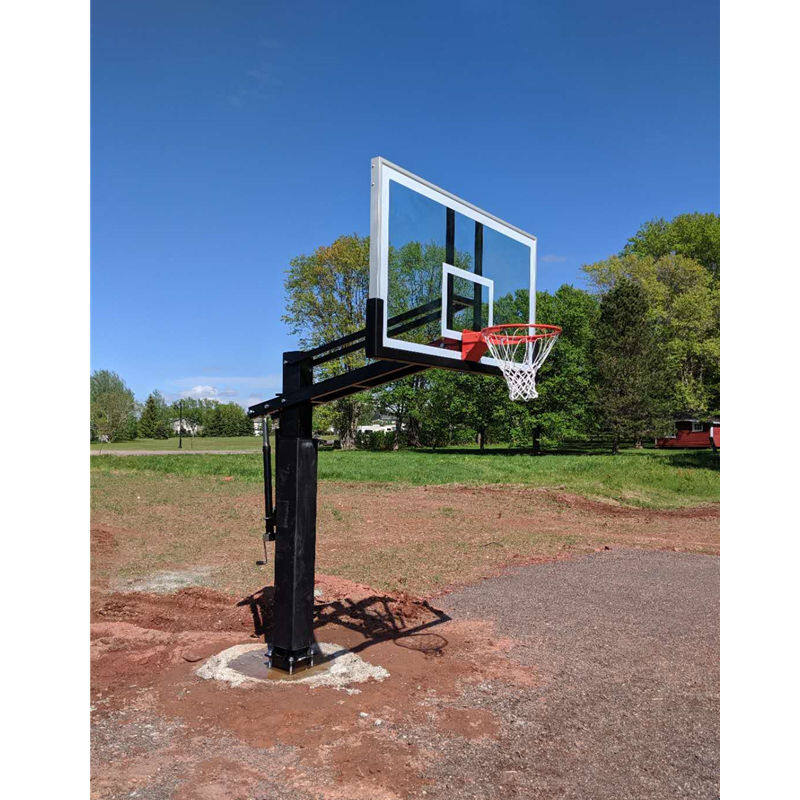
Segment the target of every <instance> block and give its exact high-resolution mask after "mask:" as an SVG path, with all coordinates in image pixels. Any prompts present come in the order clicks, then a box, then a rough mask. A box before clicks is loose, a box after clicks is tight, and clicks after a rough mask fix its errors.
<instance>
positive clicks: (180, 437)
mask: <svg viewBox="0 0 800 800" xmlns="http://www.w3.org/2000/svg"><path fill="white" fill-rule="evenodd" d="M178 414H179V415H180V416H179V418H178V450H182V449H183V400H178Z"/></svg>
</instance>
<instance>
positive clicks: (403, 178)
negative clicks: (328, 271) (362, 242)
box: [369, 156, 536, 367]
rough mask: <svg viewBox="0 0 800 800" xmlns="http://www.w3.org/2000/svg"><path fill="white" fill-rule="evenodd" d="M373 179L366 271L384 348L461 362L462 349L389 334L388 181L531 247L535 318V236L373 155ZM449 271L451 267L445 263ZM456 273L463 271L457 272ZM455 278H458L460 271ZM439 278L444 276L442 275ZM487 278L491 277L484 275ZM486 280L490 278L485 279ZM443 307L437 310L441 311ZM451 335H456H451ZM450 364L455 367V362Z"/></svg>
mask: <svg viewBox="0 0 800 800" xmlns="http://www.w3.org/2000/svg"><path fill="white" fill-rule="evenodd" d="M371 170H372V179H371V187H370V188H371V191H370V248H369V256H370V271H369V297H370V298H380V299H381V300H383V325H382V330H383V342H382V344H383V346H384V347H386V348H393V349H396V350H403V351H407V352H409V353H417V354H420V355H422V356H426V355H427V356H431V357H436V358H442V357H444V358H447V359H452V360H454V361H461V353H460V352H459V351H454V350H448V349H443V348H440V347H435V346H433V345H429V344H424V343H419V342H409V341H406V340H403V339H394V338H392V337H390V336H389V335H388V324H387V323H388V309H389V303H388V297H387V294H388V283H389V184H390V181H396V182H397V183H399V184H401V185H402V186H405V187H407V188H409V189H411V190H412V191H415V192H418V193H419V194H421V195H423V196H425V197H428V198H429V199H431V200H434V201H435V202H438V203H441V204H442V205H443V206H446V207H447V208H451V209H453V210H454V211H456V212H458V213H459V214H462V215H463V216H465V217H467V218H469V219H472V220H475V221H476V222H480V223H481V224H483V225H484V226H485V227H488V228H491V229H493V230H495V231H497V232H498V233H500V234H502V235H504V236H509V237H511V238H512V239H515V240H516V241H518V242H521V243H522V244H524V245H526V246H528V247H529V248H530V254H531V255H530V283H529V286H528V288H529V310H528V313H529V321H530V322H535V320H536V237H535V236H534V235H533V234H531V233H527V232H526V231H523V230H522V229H521V228H518V227H516V226H515V225H512V224H511V223H509V222H505V221H504V220H501V219H500V218H499V217H496V216H494V215H493V214H490V213H489V212H488V211H484V210H483V209H480V208H478V207H477V206H475V205H473V204H472V203H469V202H468V201H466V200H463V199H462V198H460V197H457V196H456V195H454V194H452V193H451V192H448V191H446V190H445V189H442V188H440V187H439V186H436V185H434V184H432V183H430V182H429V181H426V180H425V179H424V178H420V177H419V176H418V175H415V174H414V173H412V172H409V171H408V170H406V169H404V168H403V167H399V166H397V165H396V164H393V163H391V162H390V161H387V160H386V159H385V158H382V157H380V156H379V157H377V158H373V159H372V163H371ZM447 266H448V267H450V268H451V269H453V270H456V269H457V268H456V267H453V266H452V265H447ZM458 272H459V273H461V272H464V271H463V270H458ZM465 275H467V276H468V278H469V280H473V281H477V282H479V283H483V281H482V280H478V279H480V278H483V277H484V276H479V275H475V274H474V273H465ZM459 277H463V276H461V275H459ZM443 280H445V278H444V277H443ZM489 280H490V279H489ZM490 283H491V280H490ZM490 290H491V291H492V300H491V302H490V304H489V318H490V320H491V319H493V309H492V306H493V303H494V297H493V286H490ZM445 297H446V295H445V293H442V304H443V306H444V298H445ZM444 313H445V312H444V308H443V310H442V314H443V315H444ZM490 324H491V323H490ZM445 329H446V324H445V323H444V322H443V334H444V330H445ZM453 334H456V335H455V336H453ZM444 335H448V336H449V338H456V339H458V340H460V338H461V332H460V331H449V332H448V334H444ZM481 363H484V364H487V365H491V366H495V367H496V366H498V364H497V362H496V361H495V359H493V358H490V357H488V356H484V357H483V358H481ZM454 366H455V365H454Z"/></svg>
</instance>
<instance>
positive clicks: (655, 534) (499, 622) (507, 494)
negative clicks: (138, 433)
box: [91, 484, 719, 800]
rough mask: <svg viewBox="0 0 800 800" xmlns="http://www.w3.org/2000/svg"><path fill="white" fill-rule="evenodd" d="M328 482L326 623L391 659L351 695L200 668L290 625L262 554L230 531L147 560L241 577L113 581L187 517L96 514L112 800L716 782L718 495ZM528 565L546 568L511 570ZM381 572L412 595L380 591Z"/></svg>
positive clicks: (666, 793)
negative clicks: (654, 501) (382, 676)
mask: <svg viewBox="0 0 800 800" xmlns="http://www.w3.org/2000/svg"><path fill="white" fill-rule="evenodd" d="M321 491H322V492H329V493H330V496H329V497H328V499H327V501H326V502H324V503H321V504H320V505H321V508H323V509H325V508H330V509H331V510H330V511H329V512H328V516H327V517H324V518H322V519H321V520H320V536H319V549H320V553H319V562H320V571H321V572H320V574H318V582H317V589H318V595H319V596H318V599H317V609H316V626H317V629H316V635H317V639H318V640H319V641H324V642H335V643H337V644H340V645H344V646H347V647H349V648H351V649H353V650H354V651H356V652H358V654H359V655H360V656H361V657H362V658H364V659H365V660H366V661H368V662H370V663H372V664H376V665H379V666H382V667H384V668H385V669H386V670H388V672H389V674H390V677H389V678H387V679H386V680H384V681H382V682H380V683H377V682H374V681H371V682H368V683H365V684H359V685H358V687H357V690H351V692H352V693H350V692H347V691H341V690H337V689H335V688H332V687H318V688H310V687H308V686H303V685H298V684H294V685H291V684H290V685H283V684H270V685H255V686H252V685H251V686H247V687H238V688H230V687H228V686H226V685H221V684H217V683H215V682H212V681H204V680H201V679H200V678H198V677H197V676H196V675H195V670H196V669H197V668H198V666H200V664H202V663H203V660H204V659H205V658H207V657H208V656H210V655H212V654H214V653H217V652H219V651H221V650H223V649H225V648H227V647H229V646H232V645H234V644H241V643H247V642H256V641H259V640H263V639H264V637H265V636H267V637H268V633H269V628H270V624H271V587H270V586H266V587H265V586H263V583H264V581H263V575H264V573H252V574H251V573H248V572H246V571H237V570H236V569H235V568H232V567H230V566H228V565H230V564H231V563H232V559H236V558H238V559H242V558H246V557H247V553H246V551H244V550H241V549H240V550H239V551H236V550H235V549H231V545H232V544H233V541H232V539H234V538H235V537H221V538H220V540H219V541H218V542H217V543H216V544H213V543H212V546H211V547H210V549H209V550H206V551H204V552H202V558H188V559H186V560H184V561H182V562H181V561H179V560H178V557H177V555H176V557H175V559H174V561H173V562H170V561H169V559H160V560H159V559H156V560H155V561H147V560H142V561H141V564H142V567H143V568H144V567H149V566H152V564H153V563H157V564H159V566H163V567H165V568H175V569H179V568H186V567H187V566H192V565H194V566H195V567H197V566H198V565H199V564H201V563H202V564H207V565H217V564H222V565H223V566H222V569H221V572H218V573H216V574H217V577H218V580H219V582H220V583H221V584H222V585H224V586H225V587H228V588H226V590H225V591H220V590H217V589H213V588H208V587H207V586H193V587H188V588H183V589H180V590H179V591H177V592H174V593H169V594H154V593H148V592H141V591H140V592H131V591H128V592H121V591H115V583H114V582H115V580H117V579H118V578H117V576H118V574H119V571H120V569H121V566H122V565H123V564H124V562H125V559H126V557H128V556H129V555H130V556H136V554H137V553H138V552H139V551H138V549H136V548H140V547H142V546H145V547H150V548H151V549H152V550H154V551H156V552H170V547H173V546H174V543H172V542H171V538H172V537H173V536H177V535H178V531H179V529H178V528H170V527H169V526H165V527H163V528H162V527H161V526H160V524H159V519H160V516H159V514H160V512H159V511H158V509H156V513H155V515H154V516H151V517H150V518H149V519H148V520H147V521H146V523H145V524H143V525H142V526H141V528H139V529H138V530H133V529H132V528H131V527H126V528H119V527H116V526H114V525H113V524H110V523H113V522H115V521H118V520H116V519H115V518H114V514H111V513H108V514H105V513H103V514H101V515H99V516H100V518H99V519H98V514H97V513H96V514H95V517H94V527H93V531H92V553H93V565H92V566H93V576H94V577H93V592H92V616H91V623H92V624H91V636H92V647H91V658H92V797H93V798H98V799H99V798H104V799H106V798H108V800H115V799H116V798H123V797H125V798H128V797H136V798H142V799H143V800H148V798H149V799H152V800H155V799H156V798H158V799H159V800H160V799H161V798H171V799H174V800H215V799H216V798H226V800H238V799H239V798H241V799H242V800H245V798H252V799H254V800H281V799H282V798H290V797H291V798H294V799H295V800H310V799H311V798H314V799H319V800H322V799H323V798H326V799H327V798H336V799H338V800H362V799H363V800H406V799H407V798H421V797H426V798H427V797H435V798H453V799H454V800H455V799H457V798H475V800H477V799H478V798H486V797H493V796H499V795H501V794H502V795H505V796H511V797H526V798H567V797H569V798H572V797H575V798H578V797H593V798H606V797H607V798H609V800H610V799H611V798H627V797H630V798H645V797H647V798H650V797H653V798H656V797H659V798H660V797H664V798H668V797H669V798H675V797H709V798H710V797H716V796H717V795H718V787H717V780H718V779H717V777H716V776H717V768H716V761H715V758H716V756H715V754H716V748H717V744H716V742H717V735H718V734H717V730H716V719H717V716H716V715H717V710H716V709H717V706H716V696H717V695H716V693H717V692H718V686H717V683H716V681H718V672H717V669H718V668H717V655H716V652H717V651H716V648H717V647H718V642H717V638H716V637H718V629H717V627H716V626H717V609H718V598H717V595H716V594H715V592H716V591H717V587H716V585H715V580H716V579H715V574H716V572H715V570H718V563H719V561H718V559H717V558H716V557H715V556H713V555H712V556H709V555H700V554H702V553H715V552H718V541H719V539H718V524H719V520H718V509H717V508H716V507H714V508H704V509H689V510H682V511H674V512H664V511H658V512H656V511H641V510H631V509H627V508H623V507H617V506H613V505H610V504H605V503H603V504H597V503H594V502H592V501H588V500H584V499H581V498H576V497H572V496H567V495H563V494H560V493H558V492H542V491H541V490H533V489H505V490H494V489H492V490H486V489H481V490H473V489H458V488H455V489H454V488H453V487H436V488H427V489H426V488H419V489H408V490H405V491H404V493H403V495H402V502H400V503H399V501H398V493H397V490H396V488H394V489H392V490H391V502H389V501H388V495H387V494H382V492H381V491H378V490H375V489H374V488H373V489H372V490H369V491H367V490H363V491H362V490H361V489H359V488H357V487H351V488H350V489H347V488H346V487H345V489H344V490H343V489H342V487H336V486H331V485H324V484H323V485H322V486H321ZM388 491H389V490H388V489H387V492H388ZM477 491H480V492H481V499H480V503H481V507H482V509H483V513H482V514H481V516H480V519H481V520H483V524H482V525H481V526H478V525H477V524H476V519H475V505H476V503H477V502H478V498H477V497H476V492H477ZM356 495H357V496H356ZM230 497H231V500H232V501H234V500H235V502H236V503H239V504H240V503H242V502H245V503H247V502H250V503H252V506H253V510H254V511H255V510H256V509H257V508H258V497H251V496H249V495H247V496H245V497H242V496H241V495H239V494H237V493H235V492H231V494H230ZM398 505H400V506H401V507H400V508H398ZM354 508H358V509H359V511H358V513H356V512H355V511H354V510H353V509H354ZM442 509H449V510H448V511H443V510H442ZM334 510H338V511H339V515H338V516H337V515H336V514H335V513H334ZM148 513H151V514H152V511H151V512H148ZM126 522H127V523H128V524H129V525H130V524H131V519H130V516H128V517H127V518H126ZM210 527H213V520H212V521H211V523H210ZM203 530H205V528H203ZM132 531H133V533H134V534H135V537H134V541H135V545H134V546H133V549H131V548H132V545H131V534H132ZM376 531H377V532H379V535H377V536H376ZM203 536H204V539H203V542H204V543H206V544H208V537H207V536H205V534H203ZM376 540H377V544H376ZM247 541H248V540H247V538H246V536H243V537H242V541H241V543H242V544H244V543H245V542H247ZM142 542H144V543H145V544H144V545H142V544H141V543H142ZM454 542H455V543H458V542H462V548H463V549H461V550H459V549H457V547H456V545H455V544H453V543H454ZM630 548H640V549H638V550H636V549H633V550H631V549H630ZM376 550H377V553H378V555H376V552H375V551H376ZM650 550H658V551H660V552H647V551H650ZM440 551H443V552H440ZM674 551H684V552H674ZM190 552H191V553H194V552H195V550H194V549H190ZM198 552H199V551H198ZM587 553H588V554H589V555H586V554H587ZM689 553H691V555H690V554H689ZM354 554H356V555H357V557H356V558H354V557H353V556H354ZM454 559H455V561H456V563H452V562H453V560H454ZM517 564H528V566H524V567H516V568H513V569H511V571H510V572H506V573H505V574H502V575H501V573H503V570H504V569H505V568H506V567H508V566H512V567H513V566H514V565H517ZM531 564H532V565H531ZM331 567H333V568H334V569H331ZM326 570H327V573H326ZM576 570H577V571H576ZM196 572H197V574H198V575H201V576H202V575H203V574H204V573H202V572H201V571H196ZM333 572H336V573H337V574H335V575H333V574H329V573H333ZM127 574H128V575H131V574H136V573H130V572H128V573H127ZM143 576H144V575H143V574H140V575H138V577H139V578H141V577H143ZM220 576H222V578H221V579H220ZM348 576H358V580H359V582H358V583H356V582H353V581H351V580H349V579H348ZM373 576H374V577H375V578H376V579H375V580H374V581H373ZM406 576H407V578H406V580H407V583H406V584H403V581H402V579H403V578H404V577H406ZM498 576H499V577H498ZM565 576H566V577H565ZM570 576H571V577H570ZM144 577H146V576H144ZM254 577H255V578H262V580H260V581H258V582H256V581H254ZM198 580H204V578H202V577H200V578H198ZM509 581H510V583H509ZM476 582H477V583H476ZM381 583H382V584H383V585H384V586H385V585H387V584H394V586H395V587H401V590H399V591H398V590H395V591H387V590H386V589H381V588H377V589H376V588H371V587H374V586H375V585H376V584H381ZM468 584H474V585H473V586H467V585H468ZM230 586H234V587H242V586H244V587H246V588H245V591H239V592H231V591H230V588H229V587H230ZM418 586H424V587H426V588H428V591H427V592H426V595H427V598H428V599H422V598H421V597H419V596H418V594H419V593H415V589H414V588H413V587H418ZM453 586H466V588H464V589H461V590H457V591H455V592H452V593H448V592H447V590H448V589H449V588H452V587H453ZM545 600H546V602H545Z"/></svg>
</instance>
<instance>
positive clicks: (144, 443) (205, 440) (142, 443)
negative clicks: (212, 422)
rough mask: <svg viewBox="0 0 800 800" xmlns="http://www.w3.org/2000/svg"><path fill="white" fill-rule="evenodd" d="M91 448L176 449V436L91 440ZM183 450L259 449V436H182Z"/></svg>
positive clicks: (108, 449)
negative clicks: (113, 440)
mask: <svg viewBox="0 0 800 800" xmlns="http://www.w3.org/2000/svg"><path fill="white" fill-rule="evenodd" d="M90 447H91V449H92V450H99V451H102V452H103V453H105V452H113V451H114V450H177V449H178V437H177V436H175V437H171V438H169V439H133V440H131V441H130V442H92V443H91V444H90ZM182 449H183V450H187V451H191V450H261V437H260V436H206V437H203V436H197V437H191V436H184V437H183V448H182Z"/></svg>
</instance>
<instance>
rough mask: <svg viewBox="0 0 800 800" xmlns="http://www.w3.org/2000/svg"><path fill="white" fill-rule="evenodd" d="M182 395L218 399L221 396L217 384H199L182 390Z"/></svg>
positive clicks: (199, 398)
mask: <svg viewBox="0 0 800 800" xmlns="http://www.w3.org/2000/svg"><path fill="white" fill-rule="evenodd" d="M234 394H235V392H234ZM181 397H192V398H194V399H195V400H216V399H217V398H218V397H219V392H218V391H217V388H216V387H215V386H203V385H198V386H192V388H191V389H189V390H187V391H185V392H181Z"/></svg>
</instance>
